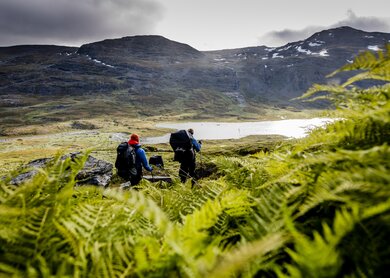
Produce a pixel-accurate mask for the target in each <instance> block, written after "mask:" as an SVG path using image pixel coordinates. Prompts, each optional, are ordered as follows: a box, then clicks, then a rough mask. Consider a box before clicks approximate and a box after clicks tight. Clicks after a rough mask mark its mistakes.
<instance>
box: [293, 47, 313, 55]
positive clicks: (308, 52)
mask: <svg viewBox="0 0 390 278" xmlns="http://www.w3.org/2000/svg"><path fill="white" fill-rule="evenodd" d="M295 49H296V50H297V51H298V52H301V53H306V54H307V55H310V54H311V53H312V52H311V51H310V50H307V49H303V48H302V47H301V46H296V47H295Z"/></svg>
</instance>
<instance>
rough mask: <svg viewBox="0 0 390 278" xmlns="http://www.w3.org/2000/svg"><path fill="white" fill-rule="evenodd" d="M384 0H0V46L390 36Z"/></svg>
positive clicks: (235, 43) (229, 43) (214, 46)
mask: <svg viewBox="0 0 390 278" xmlns="http://www.w3.org/2000/svg"><path fill="white" fill-rule="evenodd" d="M389 11H390V1H389V0H370V1H367V0H328V1H315V0H295V1H292V0H278V1H271V0H267V1H263V0H0V46H10V45H20V44H57V45H67V46H80V45H82V44H85V43H91V42H96V41H101V40H104V39H112V38H120V37H125V36H134V35H161V36H164V37H166V38H168V39H170V40H174V41H177V42H181V43H186V44H188V45H190V46H192V47H194V48H196V49H198V50H202V51H205V50H221V49H229V48H241V47H249V46H259V45H266V46H281V45H284V44H286V43H288V42H293V41H298V40H302V39H305V38H307V37H309V36H311V35H312V34H313V33H315V32H318V31H321V30H324V29H329V28H335V27H339V26H345V25H348V26H351V27H354V28H356V29H360V30H364V31H370V32H374V31H375V32H387V33H390V13H389Z"/></svg>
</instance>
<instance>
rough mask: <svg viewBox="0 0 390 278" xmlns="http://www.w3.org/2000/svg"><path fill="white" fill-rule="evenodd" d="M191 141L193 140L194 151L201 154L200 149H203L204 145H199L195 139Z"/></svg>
mask: <svg viewBox="0 0 390 278" xmlns="http://www.w3.org/2000/svg"><path fill="white" fill-rule="evenodd" d="M191 140H192V147H193V148H194V150H195V151H197V152H200V149H201V148H202V144H199V143H198V141H197V140H196V139H195V138H194V137H192V139H191Z"/></svg>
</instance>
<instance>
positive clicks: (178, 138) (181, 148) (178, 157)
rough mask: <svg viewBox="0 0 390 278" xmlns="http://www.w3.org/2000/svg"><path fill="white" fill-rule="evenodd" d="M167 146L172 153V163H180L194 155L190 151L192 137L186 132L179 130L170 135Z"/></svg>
mask: <svg viewBox="0 0 390 278" xmlns="http://www.w3.org/2000/svg"><path fill="white" fill-rule="evenodd" d="M169 144H170V145H171V147H172V149H173V151H174V157H173V160H174V161H179V162H182V161H183V160H184V159H185V158H191V157H192V156H193V155H194V152H193V150H192V135H191V134H190V133H189V132H188V131H187V130H184V129H183V130H179V131H176V132H173V133H171V137H170V138H169Z"/></svg>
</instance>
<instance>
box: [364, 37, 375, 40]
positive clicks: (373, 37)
mask: <svg viewBox="0 0 390 278" xmlns="http://www.w3.org/2000/svg"><path fill="white" fill-rule="evenodd" d="M364 37H365V38H366V39H373V38H375V37H374V36H364Z"/></svg>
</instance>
